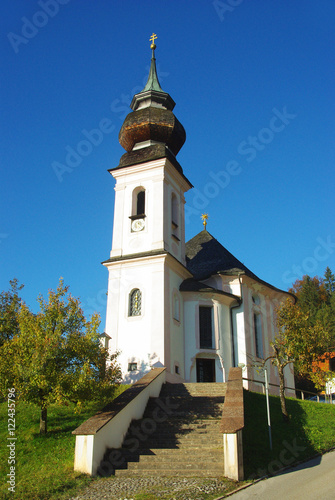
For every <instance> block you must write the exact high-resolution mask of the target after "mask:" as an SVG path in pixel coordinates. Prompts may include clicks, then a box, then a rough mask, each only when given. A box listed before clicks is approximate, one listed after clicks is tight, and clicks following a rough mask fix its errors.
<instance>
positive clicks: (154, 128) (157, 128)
mask: <svg viewBox="0 0 335 500" xmlns="http://www.w3.org/2000/svg"><path fill="white" fill-rule="evenodd" d="M149 140H151V141H155V142H161V143H164V144H166V145H167V146H168V147H169V149H170V150H171V151H172V152H173V154H174V155H176V154H177V153H178V152H179V150H180V149H181V147H182V146H183V144H184V142H185V140H186V133H185V129H184V127H183V126H182V124H181V123H180V122H179V120H178V119H177V118H176V117H175V116H174V114H173V113H172V111H170V110H167V109H164V108H157V107H153V106H149V107H147V108H143V109H139V110H137V111H133V112H132V113H129V115H128V116H127V117H126V119H125V121H124V123H123V125H122V127H121V130H120V133H119V141H120V144H121V146H122V147H123V148H124V149H125V150H126V151H128V152H130V151H132V149H133V147H134V146H135V144H137V143H141V142H144V141H149Z"/></svg>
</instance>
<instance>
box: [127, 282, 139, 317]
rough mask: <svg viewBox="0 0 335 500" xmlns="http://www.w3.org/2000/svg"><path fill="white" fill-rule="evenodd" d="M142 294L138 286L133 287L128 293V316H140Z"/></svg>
mask: <svg viewBox="0 0 335 500" xmlns="http://www.w3.org/2000/svg"><path fill="white" fill-rule="evenodd" d="M141 310H142V294H141V291H140V290H139V289H138V288H134V290H132V291H131V292H130V294H129V316H141Z"/></svg>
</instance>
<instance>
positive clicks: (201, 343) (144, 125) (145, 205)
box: [103, 37, 294, 390]
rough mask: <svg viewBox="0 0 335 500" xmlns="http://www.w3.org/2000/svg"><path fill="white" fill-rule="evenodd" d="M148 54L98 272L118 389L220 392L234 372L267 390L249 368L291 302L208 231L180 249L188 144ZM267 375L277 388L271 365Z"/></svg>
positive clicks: (128, 122) (125, 134) (265, 351)
mask: <svg viewBox="0 0 335 500" xmlns="http://www.w3.org/2000/svg"><path fill="white" fill-rule="evenodd" d="M152 38H153V37H152ZM151 49H152V59H151V67H150V72H149V78H148V82H147V84H146V86H145V87H144V89H143V90H142V92H140V93H138V94H136V95H134V97H133V100H132V102H131V109H132V112H130V113H129V114H128V116H127V117H126V118H125V121H124V123H123V125H122V128H121V130H120V133H119V141H120V144H121V146H122V147H123V148H124V149H125V150H126V153H125V154H124V155H123V156H122V157H121V159H120V163H119V165H118V166H117V167H116V168H112V169H111V170H109V172H110V173H111V174H112V176H113V177H114V179H115V180H116V185H115V210H114V226H113V243H112V250H111V253H110V258H109V259H108V260H106V261H104V262H103V264H104V266H106V267H107V269H108V273H109V277H108V300H107V317H106V330H105V335H106V337H105V338H106V341H107V342H108V348H109V350H110V352H111V353H113V352H115V351H119V352H120V355H119V357H118V361H119V363H120V365H121V368H122V372H123V379H124V381H125V382H132V381H135V380H138V379H139V378H140V377H141V376H142V375H143V374H144V373H145V372H147V371H148V370H150V369H151V367H156V366H165V367H166V373H167V377H166V378H167V381H168V382H172V383H178V382H179V383H180V382H225V381H226V380H227V377H228V372H229V369H230V368H231V367H233V366H238V365H240V366H241V365H242V366H243V365H245V366H246V368H245V369H244V370H243V376H244V377H245V378H255V377H257V379H259V380H264V377H263V378H262V376H260V375H257V373H256V372H255V371H254V370H253V369H252V368H248V367H247V365H248V363H250V358H253V359H257V358H258V359H263V358H265V357H267V356H268V355H270V354H271V353H272V350H271V346H270V342H271V341H272V340H273V339H274V335H275V322H274V312H275V308H276V307H277V306H278V305H279V304H280V303H281V302H282V301H283V300H285V299H286V298H287V297H288V296H289V294H288V293H287V292H284V291H282V290H279V289H278V288H275V287H274V286H272V285H270V284H268V283H266V282H265V281H263V280H261V279H259V278H258V277H257V276H256V275H255V274H254V273H252V272H251V271H250V270H249V269H248V268H247V267H246V266H245V265H244V264H242V263H241V262H240V261H239V260H238V259H236V258H235V257H234V256H233V255H232V254H231V253H230V252H229V251H228V250H227V249H226V248H224V247H223V246H222V245H221V244H220V243H219V242H218V241H217V240H216V239H215V238H214V237H213V236H212V235H211V234H210V233H209V232H207V230H206V226H205V229H204V230H203V231H201V232H200V233H199V234H197V235H196V236H194V237H193V238H192V239H191V240H190V241H188V242H187V243H186V242H185V218H184V205H185V197H184V194H185V192H186V191H188V190H189V189H191V188H192V187H193V186H192V184H191V182H190V181H189V180H188V178H187V177H186V175H185V174H184V172H183V169H182V167H181V165H180V164H179V163H178V160H177V158H176V157H177V154H178V152H179V150H180V149H181V147H182V146H183V144H184V142H185V139H186V134H185V130H184V128H183V126H182V125H181V123H180V122H179V121H178V120H177V118H176V117H175V116H174V114H173V112H172V111H173V108H174V106H175V103H174V101H173V99H172V98H171V97H170V95H169V94H167V93H166V92H164V91H163V90H162V88H161V86H160V84H159V81H158V77H157V72H156V62H155V49H156V45H155V43H154V38H153V39H152V45H151ZM268 370H269V372H268V373H269V381H270V383H274V384H278V375H277V369H276V368H275V367H273V366H271V364H270V362H268ZM286 370H287V372H286V380H285V382H286V386H288V387H294V378H293V374H292V372H291V371H290V369H289V368H286ZM245 384H246V387H248V382H246V383H245ZM249 387H250V384H249ZM259 389H260V387H259V386H258V390H259Z"/></svg>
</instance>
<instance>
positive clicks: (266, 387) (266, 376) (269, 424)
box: [263, 367, 272, 450]
mask: <svg viewBox="0 0 335 500" xmlns="http://www.w3.org/2000/svg"><path fill="white" fill-rule="evenodd" d="M263 370H264V378H265V396H266V412H267V416H268V429H269V442H270V450H272V434H271V418H270V403H269V382H268V372H267V369H266V368H265V367H264V368H263Z"/></svg>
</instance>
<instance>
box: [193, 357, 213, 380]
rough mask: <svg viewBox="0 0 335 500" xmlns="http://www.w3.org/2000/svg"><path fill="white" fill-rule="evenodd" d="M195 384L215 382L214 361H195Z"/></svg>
mask: <svg viewBox="0 0 335 500" xmlns="http://www.w3.org/2000/svg"><path fill="white" fill-rule="evenodd" d="M197 382H215V359H206V358H198V359H197Z"/></svg>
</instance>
